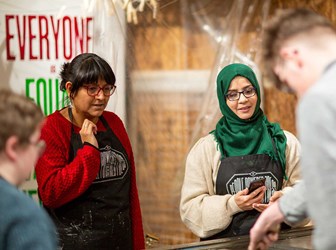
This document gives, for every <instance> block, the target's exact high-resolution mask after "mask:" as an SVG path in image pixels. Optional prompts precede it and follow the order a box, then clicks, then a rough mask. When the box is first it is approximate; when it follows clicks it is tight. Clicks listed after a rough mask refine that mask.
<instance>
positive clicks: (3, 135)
mask: <svg viewBox="0 0 336 250" xmlns="http://www.w3.org/2000/svg"><path fill="white" fill-rule="evenodd" d="M43 119H44V115H43V112H42V110H41V108H40V107H38V106H37V105H36V104H35V103H34V101H33V100H31V99H29V98H27V97H26V96H24V95H21V94H17V93H14V92H13V91H12V90H10V89H0V127H1V129H0V151H3V150H4V147H5V145H6V141H7V140H8V138H9V137H11V136H17V137H18V139H19V142H20V143H22V144H25V143H28V142H29V139H30V137H31V136H32V135H33V133H34V132H35V131H36V129H37V128H38V125H39V124H41V122H42V121H43Z"/></svg>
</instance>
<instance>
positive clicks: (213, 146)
mask: <svg viewBox="0 0 336 250" xmlns="http://www.w3.org/2000/svg"><path fill="white" fill-rule="evenodd" d="M284 132H285V135H286V137H287V146H286V174H287V176H288V180H287V181H285V180H284V182H283V189H282V191H283V192H287V190H289V189H291V188H292V186H293V185H294V184H295V183H296V182H297V181H298V180H299V178H300V168H299V158H300V151H301V146H300V143H299V142H298V140H297V138H296V137H295V136H294V135H293V134H291V133H290V132H288V131H284ZM220 158H221V154H220V151H219V150H218V148H217V143H216V141H215V138H214V136H213V135H212V134H209V135H207V136H205V137H203V138H201V139H200V140H199V141H198V142H197V143H196V144H195V145H194V146H193V148H192V149H191V151H190V152H189V154H188V157H187V160H186V169H185V176H184V182H183V186H182V191H181V202H180V215H181V219H182V221H183V222H184V224H185V225H186V226H187V227H188V228H189V229H190V230H191V231H192V232H193V233H194V234H195V235H197V236H198V237H200V238H205V237H209V236H212V235H214V234H216V233H219V232H221V231H222V230H224V229H225V228H226V227H227V226H228V225H229V224H230V223H231V220H232V216H233V215H234V214H236V213H238V212H241V211H242V210H241V209H240V208H239V207H238V206H237V204H236V202H235V200H234V196H233V195H229V194H227V195H216V190H215V188H216V185H215V183H216V177H217V172H218V168H219V165H220Z"/></svg>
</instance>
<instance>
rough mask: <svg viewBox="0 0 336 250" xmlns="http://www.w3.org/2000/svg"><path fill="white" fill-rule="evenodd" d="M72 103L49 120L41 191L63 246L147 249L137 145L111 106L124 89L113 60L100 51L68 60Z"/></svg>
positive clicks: (64, 74)
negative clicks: (120, 88)
mask: <svg viewBox="0 0 336 250" xmlns="http://www.w3.org/2000/svg"><path fill="white" fill-rule="evenodd" d="M60 76H61V84H60V88H61V90H63V91H64V90H65V91H66V92H67V94H68V97H69V99H70V102H71V104H70V105H69V106H68V107H65V108H63V109H61V110H57V111H55V112H54V113H53V114H51V115H49V116H48V117H47V119H46V123H45V125H44V126H43V128H42V132H41V138H42V139H43V140H44V141H45V142H46V144H47V149H46V152H45V154H44V155H43V156H42V157H41V159H40V160H39V161H38V163H37V166H36V178H37V182H38V191H39V195H40V198H41V200H42V202H43V205H44V206H45V207H46V208H47V210H48V211H49V214H50V215H51V217H52V218H53V220H54V222H55V224H56V226H57V229H58V233H59V238H60V246H61V248H62V249H71V250H72V249H143V248H144V234H143V227H142V218H141V210H140V204H139V198H138V191H137V186H136V174H135V164H134V158H133V152H132V147H131V144H130V141H129V138H128V135H127V132H126V130H125V127H124V125H123V123H122V121H121V119H120V118H119V117H118V116H117V115H116V114H114V113H113V112H109V111H105V108H106V105H107V103H108V101H109V99H110V96H111V95H112V94H113V93H114V91H115V89H116V85H115V82H116V79H115V75H114V73H113V71H112V69H111V67H110V66H109V64H108V63H107V62H106V61H105V60H104V59H103V58H101V57H99V56H97V55H96V54H92V53H84V54H80V55H78V56H76V57H75V58H74V59H73V60H72V61H71V62H67V63H64V64H63V67H62V70H61V72H60Z"/></svg>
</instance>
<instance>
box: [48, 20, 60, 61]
mask: <svg viewBox="0 0 336 250" xmlns="http://www.w3.org/2000/svg"><path fill="white" fill-rule="evenodd" d="M50 20H51V25H52V30H53V35H54V39H55V57H56V59H58V34H59V24H60V20H59V19H57V25H56V29H55V24H54V17H53V16H50Z"/></svg>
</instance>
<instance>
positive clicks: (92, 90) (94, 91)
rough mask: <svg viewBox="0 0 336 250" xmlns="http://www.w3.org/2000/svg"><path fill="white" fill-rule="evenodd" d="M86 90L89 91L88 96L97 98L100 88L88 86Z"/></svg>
mask: <svg viewBox="0 0 336 250" xmlns="http://www.w3.org/2000/svg"><path fill="white" fill-rule="evenodd" d="M86 89H87V92H88V94H89V95H91V96H95V95H96V94H97V93H98V91H99V87H97V86H88V87H86Z"/></svg>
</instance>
